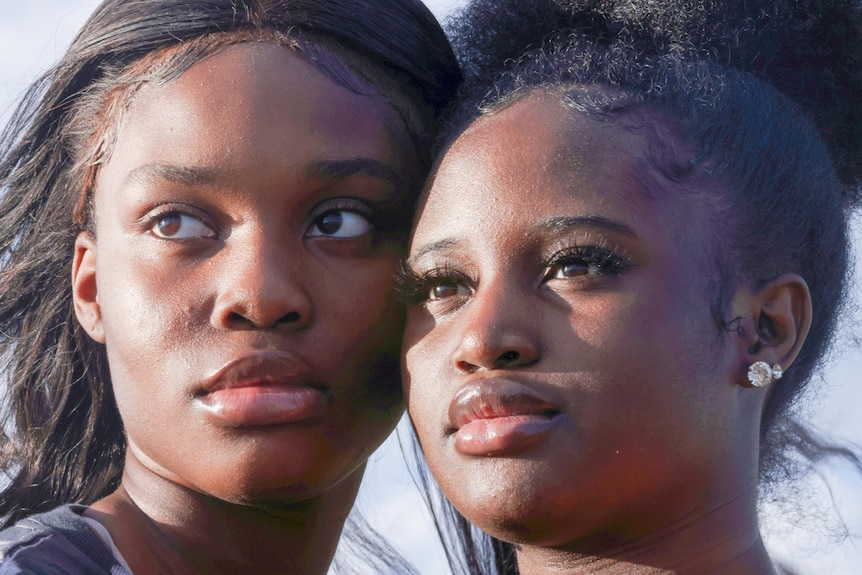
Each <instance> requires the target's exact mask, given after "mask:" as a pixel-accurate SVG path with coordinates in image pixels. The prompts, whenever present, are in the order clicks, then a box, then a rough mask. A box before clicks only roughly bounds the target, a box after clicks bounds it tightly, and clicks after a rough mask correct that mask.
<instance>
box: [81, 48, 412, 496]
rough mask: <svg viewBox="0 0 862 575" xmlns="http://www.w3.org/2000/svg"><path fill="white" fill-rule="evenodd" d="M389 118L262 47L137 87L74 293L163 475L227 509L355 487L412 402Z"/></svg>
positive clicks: (227, 53)
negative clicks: (407, 393) (397, 296)
mask: <svg viewBox="0 0 862 575" xmlns="http://www.w3.org/2000/svg"><path fill="white" fill-rule="evenodd" d="M391 116H392V114H391V112H390V111H388V110H387V108H386V107H385V105H384V104H382V103H381V100H380V99H378V98H372V97H366V96H359V95H355V94H353V93H351V92H348V91H346V90H345V89H343V88H341V87H340V86H338V85H336V84H335V83H333V82H332V81H330V80H329V79H328V78H327V77H326V76H325V75H323V74H322V73H321V72H320V71H318V70H317V69H316V68H314V67H313V66H312V65H310V64H309V63H308V62H307V61H305V60H303V59H302V58H301V57H299V56H298V55H296V54H295V53H294V52H292V51H291V50H290V49H287V48H284V47H279V46H276V45H274V44H266V43H263V44H260V43H256V44H240V45H236V46H232V47H228V48H225V49H223V50H222V51H220V52H218V53H217V54H215V55H214V56H212V57H210V58H208V59H205V60H203V61H202V62H199V63H197V64H195V65H194V66H193V67H191V68H190V69H189V70H187V71H186V72H184V73H183V74H182V75H181V76H179V77H178V78H177V79H175V80H173V81H171V82H169V83H165V84H161V85H155V84H148V85H145V86H144V87H143V88H142V89H141V90H140V92H139V93H138V94H137V95H135V96H134V98H133V100H132V103H131V105H130V107H129V109H128V110H127V111H125V112H124V113H123V114H122V120H121V123H120V126H119V128H118V130H119V131H118V135H117V140H116V146H115V147H114V148H113V150H112V152H111V155H110V158H109V160H108V162H107V163H106V164H105V165H104V166H103V168H102V169H101V171H100V173H99V176H98V180H97V182H96V192H95V220H96V234H95V238H90V237H89V236H87V235H86V234H85V235H83V236H82V237H81V238H79V242H78V248H77V249H78V253H77V262H78V263H77V267H76V276H75V295H76V304H77V306H78V310H79V317H80V318H81V321H82V324H83V325H84V326H85V328H87V329H88V331H89V332H90V333H91V335H93V336H94V337H95V338H96V339H97V340H101V341H103V342H104V343H105V344H106V348H107V354H108V361H109V365H110V371H111V378H112V384H113V389H114V392H115V395H116V399H117V403H118V406H119V409H120V413H121V416H122V419H123V423H124V425H125V429H126V434H127V438H128V446H129V456H130V457H132V458H134V459H135V460H137V461H138V462H140V463H141V464H142V465H143V466H144V468H145V469H147V470H148V471H149V472H151V473H155V474H158V475H160V476H162V477H165V478H167V479H169V480H171V481H172V482H176V483H179V484H180V485H183V486H187V487H190V488H192V489H194V490H197V491H200V492H203V493H207V494H212V495H215V496H217V497H220V498H223V499H226V500H231V501H251V500H254V501H262V500H266V499H267V498H271V499H273V500H275V501H278V502H284V501H291V500H302V499H305V498H308V497H311V496H314V495H316V494H318V493H321V492H323V491H326V490H327V489H329V488H331V487H332V486H334V485H336V484H337V483H339V482H342V480H344V479H345V478H347V477H350V478H352V480H350V481H343V482H342V483H341V485H342V486H346V488H347V489H348V491H349V490H350V489H352V488H355V487H356V484H357V483H358V480H359V477H360V476H361V472H362V469H363V464H364V462H365V460H366V458H367V456H368V455H369V454H370V453H371V452H372V451H373V450H374V449H375V448H376V447H377V446H378V445H379V444H380V443H381V442H382V441H383V439H384V438H385V437H386V435H387V434H388V433H389V432H390V431H391V429H392V428H393V427H394V425H395V423H396V421H397V419H398V418H399V416H400V414H401V412H402V409H403V404H402V399H401V389H400V374H399V365H398V351H399V346H400V337H401V332H402V328H403V312H402V310H401V308H400V306H399V305H398V304H397V303H396V301H394V298H393V289H392V284H393V280H392V277H393V271H394V269H395V265H396V262H397V261H398V260H399V257H401V256H402V255H403V237H400V236H401V235H402V234H399V233H396V231H393V229H394V228H395V227H397V226H394V225H392V222H398V225H401V226H403V225H404V224H403V222H404V219H403V218H404V217H405V215H404V210H405V203H407V198H406V196H407V190H406V188H407V186H408V181H409V177H408V176H409V174H410V173H411V170H412V169H413V164H412V160H411V157H410V155H409V154H410V152H409V151H407V152H402V151H403V150H410V148H409V146H408V145H406V144H405V142H403V141H402V135H401V134H400V133H398V132H397V131H396V130H395V129H394V128H393V127H392V125H394V122H391V121H390V120H391Z"/></svg>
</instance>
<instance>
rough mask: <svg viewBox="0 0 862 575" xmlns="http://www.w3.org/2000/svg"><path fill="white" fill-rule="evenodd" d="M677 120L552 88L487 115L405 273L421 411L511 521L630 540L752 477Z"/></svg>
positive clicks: (441, 190)
mask: <svg viewBox="0 0 862 575" xmlns="http://www.w3.org/2000/svg"><path fill="white" fill-rule="evenodd" d="M645 117H646V116H645ZM663 129H664V128H663V127H662V125H661V123H660V122H659V123H657V124H655V125H652V124H650V123H649V122H647V123H646V124H645V125H644V126H642V127H641V128H639V129H637V130H627V129H625V128H623V127H621V126H620V125H619V124H617V123H608V122H605V123H602V122H599V121H596V120H592V119H588V118H586V117H585V116H583V115H580V114H578V113H575V112H572V111H571V110H566V109H564V107H563V106H562V105H561V104H560V103H559V101H558V99H556V98H554V97H551V96H540V95H533V96H530V97H528V98H527V99H525V100H521V101H520V102H519V103H516V104H514V105H512V106H511V107H509V108H507V109H504V110H503V111H500V112H497V113H496V114H494V115H491V116H487V117H485V118H482V119H480V120H479V121H478V122H476V123H475V124H474V125H473V126H472V127H470V128H469V129H468V130H467V131H466V132H465V133H464V134H463V135H461V136H460V137H459V138H458V139H457V140H456V141H455V142H454V144H453V145H452V146H451V148H450V149H449V150H448V152H447V153H446V155H445V157H444V159H443V160H442V163H441V164H440V166H439V169H438V171H437V172H436V174H435V176H434V177H433V179H432V183H431V184H430V190H429V192H428V193H427V195H426V197H425V199H424V203H423V205H422V206H421V208H420V212H419V216H418V218H419V219H418V222H417V227H416V230H415V232H414V236H413V238H412V240H411V246H410V257H409V261H408V266H407V268H408V270H407V273H406V274H405V275H406V277H405V278H404V285H403V286H402V289H403V290H404V291H405V292H406V294H407V297H408V299H412V300H413V301H412V303H413V305H411V306H410V307H409V308H408V316H407V330H406V336H405V354H406V355H405V367H406V372H407V376H406V392H407V401H408V409H409V411H410V415H411V416H412V419H413V422H414V425H415V428H416V431H417V433H418V435H419V439H420V441H421V444H422V448H423V451H424V454H425V456H426V458H427V460H428V464H429V465H430V467H431V470H432V471H433V472H434V474H435V476H436V477H437V479H438V481H439V483H440V485H441V486H442V488H443V490H444V492H445V493H446V495H447V496H448V497H449V498H450V499H451V500H452V501H453V503H454V504H455V506H456V507H457V508H459V510H460V511H461V512H462V513H463V514H464V515H465V516H466V517H467V518H468V519H470V520H472V521H473V522H475V523H476V524H478V525H479V526H480V527H481V528H483V529H485V530H486V531H489V532H490V533H491V534H493V535H496V536H498V537H501V538H504V539H507V540H510V541H518V542H525V543H533V544H538V545H543V546H545V545H546V546H562V547H566V546H570V547H573V548H577V547H578V546H580V547H581V548H589V547H590V546H593V545H599V546H602V545H607V544H614V542H617V543H618V542H621V541H626V540H628V539H630V538H632V537H636V536H639V535H642V534H643V533H648V532H651V531H652V530H655V529H657V528H660V527H662V526H664V525H666V524H667V523H669V522H670V521H672V520H673V519H676V518H679V517H681V516H684V515H686V514H687V513H689V512H691V511H693V510H694V509H697V508H698V507H699V506H702V505H703V504H704V502H705V501H710V500H711V498H712V497H715V496H717V495H718V494H717V493H713V492H710V490H711V489H713V488H712V487H709V486H708V484H710V483H712V479H711V478H712V477H715V478H716V480H717V481H716V483H719V484H720V482H721V480H722V479H723V480H726V481H727V482H728V483H732V482H734V481H737V480H738V479H739V478H733V477H730V475H731V474H732V472H731V471H730V469H729V468H730V467H731V466H729V465H724V464H726V463H727V462H728V461H729V460H730V459H732V458H733V457H734V455H733V454H734V453H735V452H736V451H735V447H736V446H734V445H731V444H732V443H733V441H736V440H735V439H733V437H736V433H733V432H731V430H730V429H729V428H730V427H731V426H732V422H731V421H730V420H729V419H728V417H727V414H728V413H729V412H730V411H731V410H732V409H733V407H734V403H735V402H736V401H737V400H738V397H737V392H736V390H737V389H739V386H738V385H735V383H734V382H733V378H732V377H731V376H729V375H728V374H730V373H732V371H733V358H734V356H735V354H734V353H733V350H732V349H730V346H731V345H732V344H729V343H727V342H726V339H727V338H722V337H721V335H720V334H719V330H718V329H717V327H716V325H715V322H714V320H713V318H712V315H711V312H710V302H711V299H710V298H709V297H708V296H707V291H708V290H707V283H708V280H709V278H712V277H714V275H713V274H712V273H710V272H711V270H710V269H709V266H708V261H709V260H708V258H707V257H705V256H704V255H703V254H704V253H708V251H709V248H708V247H707V239H708V238H707V236H706V233H705V230H707V229H708V225H709V224H708V221H707V218H706V217H705V214H701V213H698V211H697V210H695V209H693V208H692V207H691V206H690V205H689V204H690V202H689V201H687V200H681V199H678V198H677V197H675V196H674V195H673V194H672V193H668V192H667V191H666V190H660V189H658V186H657V184H659V185H660V184H663V183H667V182H666V180H664V179H663V176H662V175H661V174H659V173H656V170H654V169H652V168H651V167H650V166H651V164H650V162H648V161H646V158H647V152H648V151H650V152H651V151H652V147H653V145H654V144H655V143H656V142H657V141H658V140H655V139H654V138H655V133H658V132H660V131H662V130H663ZM665 131H666V132H667V133H668V134H669V133H670V130H665ZM665 135H667V134H665ZM666 140H667V139H666ZM671 142H672V144H673V145H674V146H678V147H680V146H684V142H682V141H679V140H677V141H673V139H672V138H671ZM672 153H685V150H684V149H681V148H677V149H675V150H674V151H672ZM753 419H754V418H753ZM751 431H752V430H751V429H748V430H746V433H748V432H751ZM752 436H753V437H755V438H756V437H757V433H756V430H753V434H752ZM746 479H747V478H746ZM736 486H737V484H734V487H736ZM727 487H728V488H730V485H729V484H728V485H727ZM719 489H720V488H719Z"/></svg>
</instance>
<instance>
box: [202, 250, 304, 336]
mask: <svg viewBox="0 0 862 575" xmlns="http://www.w3.org/2000/svg"><path fill="white" fill-rule="evenodd" d="M241 243H242V242H241V240H240V238H236V240H235V241H234V242H233V245H232V249H231V250H230V253H229V254H226V256H225V261H224V265H223V266H219V271H218V272H217V273H219V274H220V275H221V278H220V282H219V285H220V289H219V293H218V294H217V296H216V302H215V306H214V308H213V319H212V322H213V324H214V325H215V326H216V327H219V328H224V329H274V328H283V329H288V330H298V329H302V328H304V327H306V326H307V325H308V324H309V322H310V321H311V316H312V311H313V308H312V301H311V298H310V297H309V286H308V285H307V283H308V282H307V281H306V280H307V279H308V277H309V276H308V274H306V273H304V270H303V267H304V266H303V260H302V257H301V252H302V248H301V247H297V248H296V249H295V250H290V249H288V248H286V247H285V243H284V242H279V241H275V240H273V239H271V238H269V239H267V238H265V237H259V238H256V239H254V240H252V241H248V242H245V243H247V244H248V245H240V244H241Z"/></svg>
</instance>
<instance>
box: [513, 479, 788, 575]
mask: <svg viewBox="0 0 862 575" xmlns="http://www.w3.org/2000/svg"><path fill="white" fill-rule="evenodd" d="M588 548H589V550H588V551H585V550H584V546H583V545H578V546H577V547H576V548H575V549H574V550H573V549H572V547H571V546H569V547H566V548H547V547H541V546H537V545H523V546H520V547H519V548H518V551H517V556H518V568H519V572H520V573H521V575H552V574H562V573H565V574H567V575H575V574H578V573H590V574H599V573H600V574H603V575H612V574H626V575H645V574H650V575H652V574H660V573H661V574H670V573H673V574H678V575H774V573H775V571H774V568H773V566H772V563H771V561H770V559H769V555H768V554H767V552H766V549H765V547H764V545H763V541H762V539H761V537H760V531H759V528H758V520H757V498H756V493H747V494H744V495H743V496H740V497H737V498H734V499H732V500H730V501H726V502H725V503H724V504H723V505H721V506H718V507H715V508H712V509H709V510H702V511H699V512H695V513H691V514H690V515H688V516H686V517H683V518H681V519H679V520H677V521H675V522H673V523H672V524H671V525H669V526H666V527H664V528H662V529H660V530H658V531H655V532H652V533H649V534H646V535H644V536H640V537H637V538H635V539H633V540H629V541H627V542H626V543H624V544H619V543H618V542H617V543H614V544H610V545H602V544H598V545H596V544H595V542H591V543H590V544H589V547H588Z"/></svg>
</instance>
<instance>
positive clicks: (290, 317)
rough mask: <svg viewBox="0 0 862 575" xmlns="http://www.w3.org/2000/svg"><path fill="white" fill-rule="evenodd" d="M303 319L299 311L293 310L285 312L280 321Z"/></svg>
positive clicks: (293, 321) (287, 321) (288, 321)
mask: <svg viewBox="0 0 862 575" xmlns="http://www.w3.org/2000/svg"><path fill="white" fill-rule="evenodd" d="M300 319H301V317H300V315H299V312H297V311H292V312H290V313H287V314H284V315H283V316H281V318H280V319H279V320H278V323H297V322H298V321H299V320H300Z"/></svg>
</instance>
